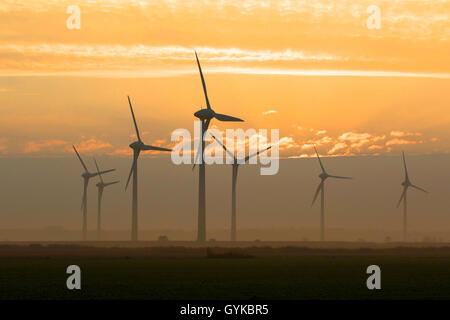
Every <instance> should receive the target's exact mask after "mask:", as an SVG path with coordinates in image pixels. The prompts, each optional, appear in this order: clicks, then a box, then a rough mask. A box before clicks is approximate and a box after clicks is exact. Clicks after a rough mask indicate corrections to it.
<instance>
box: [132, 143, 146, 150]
mask: <svg viewBox="0 0 450 320" xmlns="http://www.w3.org/2000/svg"><path fill="white" fill-rule="evenodd" d="M144 146H145V144H144V143H143V142H142V141H135V142H133V143H130V146H129V147H130V148H131V149H133V150H142V148H143V147H144Z"/></svg>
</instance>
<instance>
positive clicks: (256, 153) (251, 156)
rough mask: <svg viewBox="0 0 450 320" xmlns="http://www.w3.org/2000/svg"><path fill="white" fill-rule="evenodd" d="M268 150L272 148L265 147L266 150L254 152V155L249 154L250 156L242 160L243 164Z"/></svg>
mask: <svg viewBox="0 0 450 320" xmlns="http://www.w3.org/2000/svg"><path fill="white" fill-rule="evenodd" d="M270 148H272V146H270V147H267V148H265V149H264V150H259V151H258V152H255V153H254V154H251V155H249V156H247V157H245V159H244V160H245V162H247V161H248V160H250V159H251V158H253V157H255V156H257V155H259V154H260V153H263V152H266V151H267V150H269V149H270Z"/></svg>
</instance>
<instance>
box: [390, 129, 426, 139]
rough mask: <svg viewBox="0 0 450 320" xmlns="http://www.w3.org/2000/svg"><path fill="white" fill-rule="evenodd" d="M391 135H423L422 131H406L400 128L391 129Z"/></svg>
mask: <svg viewBox="0 0 450 320" xmlns="http://www.w3.org/2000/svg"><path fill="white" fill-rule="evenodd" d="M391 136H392V137H412V136H416V137H419V136H422V133H420V132H404V131H400V130H394V131H391Z"/></svg>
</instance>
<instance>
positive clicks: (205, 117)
mask: <svg viewBox="0 0 450 320" xmlns="http://www.w3.org/2000/svg"><path fill="white" fill-rule="evenodd" d="M195 58H196V59H197V65H198V70H199V72H200V78H201V80H202V85H203V92H204V94H205V100H206V109H203V108H202V109H201V110H199V111H197V112H196V113H194V116H195V117H197V118H199V119H200V121H201V122H202V128H201V132H200V137H201V143H200V144H199V151H198V152H197V155H196V160H195V161H194V166H193V168H192V169H194V168H195V164H196V162H197V158H198V157H199V156H200V155H201V161H200V165H199V172H198V174H199V179H198V180H199V181H198V230H197V241H199V242H204V241H205V240H206V181H205V163H204V157H203V156H204V149H205V139H204V133H205V132H206V131H207V130H208V127H209V123H210V122H211V119H213V118H216V119H217V120H219V121H244V120H242V119H239V118H235V117H232V116H227V115H225V114H220V113H216V112H214V110H213V109H212V108H211V105H210V103H209V99H208V93H207V91H206V83H205V79H204V77H203V72H202V67H201V66H200V61H199V60H198V56H197V52H195Z"/></svg>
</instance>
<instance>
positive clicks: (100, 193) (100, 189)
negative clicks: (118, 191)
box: [94, 159, 119, 240]
mask: <svg viewBox="0 0 450 320" xmlns="http://www.w3.org/2000/svg"><path fill="white" fill-rule="evenodd" d="M94 162H95V167H96V168H97V174H98V176H99V178H100V182H99V183H97V188H98V211H97V240H100V239H101V222H102V220H101V219H102V215H101V214H102V197H103V189H105V188H106V187H108V186H111V185H113V184H116V183H119V181H113V182H106V183H105V182H104V181H103V178H102V173H101V172H100V169H99V168H98V164H97V160H95V159H94Z"/></svg>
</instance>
